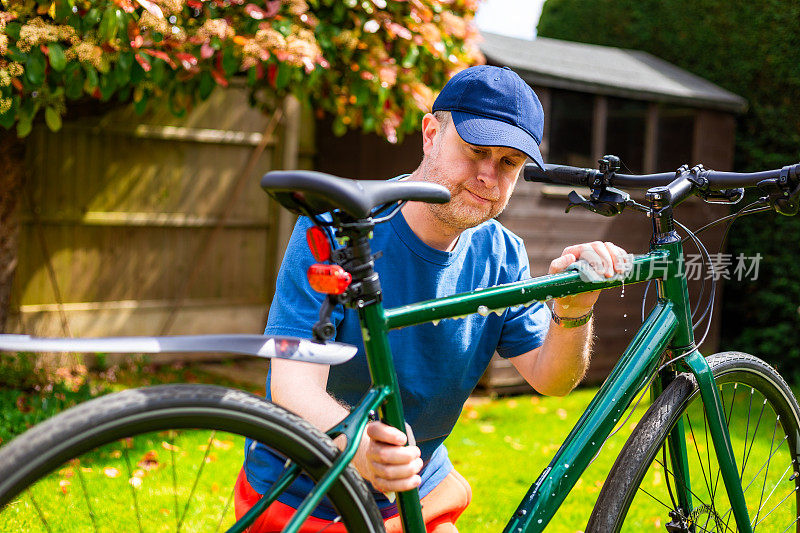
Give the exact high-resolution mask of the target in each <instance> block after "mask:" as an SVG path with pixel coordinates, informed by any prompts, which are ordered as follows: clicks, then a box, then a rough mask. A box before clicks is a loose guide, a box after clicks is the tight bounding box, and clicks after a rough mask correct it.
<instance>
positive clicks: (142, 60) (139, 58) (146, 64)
mask: <svg viewBox="0 0 800 533" xmlns="http://www.w3.org/2000/svg"><path fill="white" fill-rule="evenodd" d="M135 57H136V61H137V62H138V63H139V65H141V67H142V68H143V69H144V71H145V72H150V69H152V68H153V67H152V66H151V65H150V62H149V61H148V60H147V58H145V57H144V56H143V55H142V54H136V56H135Z"/></svg>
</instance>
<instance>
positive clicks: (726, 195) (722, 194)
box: [700, 187, 744, 205]
mask: <svg viewBox="0 0 800 533" xmlns="http://www.w3.org/2000/svg"><path fill="white" fill-rule="evenodd" d="M700 196H701V197H702V198H703V201H704V202H706V203H708V204H728V205H735V204H738V203H739V202H741V201H742V198H744V188H742V187H740V188H738V189H723V190H720V191H705V192H701V193H700Z"/></svg>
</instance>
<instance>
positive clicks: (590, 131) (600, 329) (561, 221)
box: [315, 33, 746, 391]
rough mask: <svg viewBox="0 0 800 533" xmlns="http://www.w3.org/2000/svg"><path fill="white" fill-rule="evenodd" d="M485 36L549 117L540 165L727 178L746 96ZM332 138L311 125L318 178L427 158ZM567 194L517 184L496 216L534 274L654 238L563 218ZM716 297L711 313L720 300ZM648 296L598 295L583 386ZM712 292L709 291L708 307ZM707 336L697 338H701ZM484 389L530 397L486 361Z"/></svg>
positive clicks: (621, 224)
mask: <svg viewBox="0 0 800 533" xmlns="http://www.w3.org/2000/svg"><path fill="white" fill-rule="evenodd" d="M483 37H484V42H483V43H482V45H481V49H482V51H483V53H484V54H485V55H486V58H487V61H488V62H489V63H490V64H495V65H501V66H509V67H511V68H512V69H513V70H515V71H516V72H517V73H518V74H519V75H520V76H521V77H522V78H523V79H524V80H525V81H527V82H528V83H529V84H530V85H531V86H532V87H534V89H535V90H536V92H537V94H538V95H539V98H540V99H541V101H542V104H543V107H544V110H545V117H546V122H545V135H544V139H543V141H542V146H541V148H542V154H543V156H544V159H545V161H546V162H553V163H565V164H569V165H575V166H586V167H596V165H597V159H599V158H600V157H602V155H604V154H609V153H611V154H615V155H618V156H620V157H621V159H622V161H623V163H624V165H625V167H624V169H625V170H629V171H630V172H631V173H642V172H655V171H668V170H674V169H676V168H677V167H678V166H680V165H681V164H684V163H690V164H695V163H700V162H702V163H703V164H705V165H706V166H707V167H708V168H714V169H717V170H730V169H731V167H732V165H733V149H734V129H735V120H734V117H735V114H737V113H741V112H742V111H744V110H745V109H746V102H745V100H744V99H742V98H741V97H739V96H737V95H734V94H732V93H730V92H728V91H725V90H724V89H722V88H720V87H718V86H716V85H714V84H712V83H710V82H708V81H707V80H704V79H702V78H700V77H698V76H695V75H693V74H691V73H689V72H686V71H685V70H682V69H680V68H678V67H676V66H674V65H672V64H670V63H667V62H665V61H663V60H660V59H658V58H656V57H654V56H652V55H650V54H647V53H644V52H639V51H635V50H623V49H619V48H612V47H604V46H595V45H587V44H581V43H574V42H567V41H559V40H555V39H546V38H537V39H535V40H533V41H528V40H522V39H516V38H511V37H504V36H499V35H493V34H487V33H484V34H483ZM329 132H330V126H329V125H328V124H326V123H322V124H319V123H318V124H317V133H316V147H317V158H316V164H315V166H316V168H317V169H319V170H322V171H325V172H330V173H333V174H336V175H340V176H347V177H353V178H362V179H386V178H387V177H390V176H394V175H397V174H400V173H403V172H410V171H411V170H413V169H414V168H416V166H417V165H418V164H419V161H420V160H421V158H422V149H421V146H422V141H421V136H420V135H419V134H416V135H411V136H409V137H408V138H407V139H406V140H405V141H404V142H403V143H402V144H400V145H396V146H392V145H389V144H387V143H386V142H385V141H383V140H382V139H380V138H379V137H378V136H376V135H361V134H357V133H348V134H347V135H345V136H343V137H333V136H332V135H330V133H329ZM571 190H572V189H571V188H569V187H559V186H543V185H540V184H533V183H526V182H520V183H519V184H518V185H517V189H516V191H515V192H514V195H513V196H512V199H511V202H510V203H509V207H508V208H507V209H506V211H505V212H504V213H503V214H502V215H501V216H500V217H499V219H500V220H501V221H502V222H503V224H505V225H506V226H507V227H509V228H510V229H511V230H512V231H514V232H515V233H517V234H518V235H520V236H521V237H522V238H523V239H524V240H525V242H526V245H527V249H528V253H529V255H530V260H531V267H532V274H533V275H534V276H535V275H542V274H545V273H547V267H548V265H549V263H550V261H551V260H552V259H553V258H555V257H557V256H559V255H560V254H561V251H562V250H563V248H564V247H565V246H566V245H569V244H575V243H578V242H587V241H593V240H603V241H612V242H615V243H617V244H618V245H620V246H622V247H624V248H626V249H627V250H628V251H630V252H636V253H642V252H645V251H647V248H648V241H649V237H650V232H651V226H650V223H649V221H648V220H647V219H645V218H644V217H643V216H641V215H640V214H637V213H627V212H626V213H623V214H622V215H620V216H618V217H616V218H609V219H607V218H603V217H601V216H599V215H595V214H593V213H590V212H588V211H582V210H579V209H575V210H573V211H571V212H570V213H569V214H566V215H565V214H564V208H565V206H566V204H567V200H566V196H567V194H568V193H569V191H571ZM587 192H588V191H587ZM677 213H678V220H680V221H681V222H683V223H684V224H686V225H687V226H688V227H689V228H697V227H699V226H702V225H703V224H705V223H707V222H709V221H711V220H714V219H716V218H718V217H720V216H723V215H725V214H727V213H728V207H727V206H710V205H709V204H705V203H702V202H699V201H693V200H692V201H689V202H687V203H686V204H684V205H682V206H681V207H680V208H679V209H678V212H677ZM720 240H721V231H720V230H719V229H716V230H713V231H708V232H706V233H705V234H704V237H703V241H704V242H705V244H706V246H707V247H708V250H709V251H710V252H712V253H713V252H716V251H717V248H718V247H719V244H720ZM692 253H696V251H695V250H694V249H691V248H689V247H687V254H692ZM701 283H702V280H701V279H700V280H697V281H694V282H692V283H691V284H690V293H691V295H692V297H693V298H694V299H695V300H696V299H697V296H698V295H699V291H700V285H701ZM709 283H710V281H709ZM719 289H720V288H719V287H718V288H717V294H716V299H715V306H714V309H715V311H716V310H717V309H718V308H719V304H720V300H721V293H720V290H719ZM643 292H644V286H641V285H639V286H631V287H626V288H625V291H624V293H623V292H622V291H621V290H609V291H606V292H605V293H604V294H603V295H602V296H601V298H600V301H599V303H598V308H597V318H596V328H595V332H596V341H595V349H594V353H595V356H594V360H593V362H592V366H591V368H590V371H589V375H588V378H587V380H588V381H589V382H598V381H600V380H602V379H603V378H604V377H605V375H606V374H607V373H608V371H609V370H610V368H611V367H612V366H613V364H614V363H615V362H616V360H617V358H618V356H619V354H621V353H622V351H623V350H624V349H625V346H626V345H627V343H628V342H629V340H630V338H631V337H632V335H633V333H634V332H635V331H636V329H637V328H638V326H639V324H640V323H641V302H642V296H643ZM708 292H709V287H708V286H707V287H706V289H705V292H704V298H706V297H707V296H708ZM653 293H654V290H651V291H650V299H651V301H652V297H653ZM623 295H624V297H623ZM701 312H702V308H701V310H700V313H701ZM700 313H698V315H697V316H698V317H699V314H700ZM716 315H717V313H716V312H715V313H714V316H715V317H716ZM703 331H704V329H700V330H698V333H697V336H698V340H699V338H700V337H702V336H703V335H702V334H703ZM718 338H719V322H718V321H716V320H715V321H714V322H713V323H712V327H711V329H710V331H709V334H708V337H707V338H706V341H705V343H704V345H703V350H704V351H709V350H713V349H714V348H715V347H716V345H717V343H718V342H717V341H718ZM483 383H484V384H485V385H486V386H487V387H489V388H491V389H493V390H499V391H517V390H525V389H526V388H527V386H526V385H524V384H523V382H522V380H521V378H520V377H519V376H518V374H517V373H516V371H515V370H514V369H513V367H511V365H510V364H509V363H507V362H506V361H502V360H500V359H496V360H495V361H494V362H493V364H492V367H491V368H490V369H489V371H488V372H487V374H486V376H485V379H484V381H483Z"/></svg>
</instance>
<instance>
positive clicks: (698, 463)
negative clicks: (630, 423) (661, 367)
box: [586, 352, 800, 533]
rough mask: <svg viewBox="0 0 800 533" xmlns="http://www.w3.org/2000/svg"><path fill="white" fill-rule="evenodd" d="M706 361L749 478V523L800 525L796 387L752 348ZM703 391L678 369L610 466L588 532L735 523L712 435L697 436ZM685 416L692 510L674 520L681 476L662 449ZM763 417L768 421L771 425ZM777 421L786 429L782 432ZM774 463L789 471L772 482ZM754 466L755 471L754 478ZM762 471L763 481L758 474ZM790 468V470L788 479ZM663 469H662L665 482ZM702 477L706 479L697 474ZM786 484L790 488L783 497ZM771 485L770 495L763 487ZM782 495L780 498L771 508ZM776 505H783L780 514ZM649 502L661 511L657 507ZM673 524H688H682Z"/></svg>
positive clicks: (769, 527)
mask: <svg viewBox="0 0 800 533" xmlns="http://www.w3.org/2000/svg"><path fill="white" fill-rule="evenodd" d="M708 363H709V365H710V366H711V369H712V371H713V374H714V378H715V380H716V382H717V384H718V390H720V392H721V395H722V398H723V406H724V409H725V417H726V422H727V423H728V425H729V428H732V429H730V433H731V439H732V444H733V448H734V457H735V458H736V461H737V468H738V469H739V471H740V479H742V480H743V486H744V485H746V486H745V487H743V488H744V490H745V499H746V500H747V507H748V512H749V515H750V519H751V523H753V524H756V526H757V528H756V530H759V529H760V530H762V531H770V532H772V531H775V532H777V533H781V532H782V531H783V532H785V531H789V530H794V531H800V515H798V508H799V507H800V491H799V490H798V488H799V487H800V476H799V475H798V465H797V458H798V452H797V445H798V441H800V433H799V432H800V408H798V404H797V401H796V399H795V397H794V395H793V394H792V391H791V389H790V388H789V387H788V385H787V384H786V382H785V381H784V380H783V379H782V378H781V376H780V375H779V374H778V373H777V372H776V371H775V370H774V369H773V368H771V367H770V366H769V365H767V364H766V363H765V362H763V361H761V360H760V359H758V358H756V357H753V356H752V355H748V354H745V353H740V352H723V353H719V354H715V355H712V356H710V357H709V358H708ZM740 388H741V389H742V392H744V394H740V395H739V398H738V403H737V391H738V389H740ZM747 388H749V393H748V390H747ZM699 398H700V397H699V389H698V387H697V382H696V380H695V378H694V376H693V375H692V374H689V373H685V374H681V375H679V376H678V377H677V378H676V379H675V380H674V381H673V382H672V383H671V384H670V385H669V386H668V387H667V388H666V389H665V390H664V391H663V392H662V394H660V395H659V396H658V398H656V400H655V401H654V402H653V404H652V405H651V406H650V408H649V409H648V410H647V412H646V413H645V414H644V416H643V417H642V419H641V420H640V422H639V424H638V425H637V426H636V429H635V430H634V431H633V433H632V434H631V436H630V438H629V439H628V440H627V442H626V443H625V446H624V447H623V449H622V451H621V452H620V454H619V456H618V457H617V460H616V462H615V463H614V466H613V467H612V469H611V471H610V472H609V474H608V477H607V479H606V482H605V483H604V485H603V488H602V490H601V492H600V495H599V497H598V499H597V501H596V503H595V507H594V509H593V511H592V515H591V517H590V519H589V522H588V524H587V527H586V532H587V533H610V532H618V531H627V530H630V531H640V530H642V529H645V528H647V529H651V530H652V529H653V526H657V527H661V528H664V527H665V526H666V524H667V523H668V522H673V525H676V524H678V522H679V521H681V520H684V521H685V523H684V524H682V525H680V527H684V525H685V526H690V525H694V529H691V528H688V529H685V530H686V531H690V530H692V531H694V530H696V531H735V530H736V524H735V521H734V519H733V518H732V517H731V514H730V512H729V509H730V504H729V502H728V501H727V494H726V492H725V488H724V485H723V483H721V481H720V479H719V473H718V472H719V470H718V466H717V471H714V470H713V468H711V467H712V466H714V463H715V454H714V450H713V444H712V442H711V440H710V436H709V435H708V434H707V433H706V434H705V437H706V438H705V441H704V443H703V441H701V440H700V439H699V438H698V436H702V434H700V432H699V431H698V429H699V426H698V421H701V422H702V423H703V425H705V420H704V416H703V415H702V414H700V411H702V402H701V401H699ZM762 399H763V400H762ZM759 403H760V404H759ZM743 407H746V408H747V413H748V415H747V417H746V422H744V424H742V419H743V416H744V415H743V414H742V413H743V412H744V409H740V408H743ZM734 411H736V412H734ZM740 411H742V412H741V413H740ZM756 411H758V413H759V414H758V416H757V417H756V415H755V414H754V413H755V412H756ZM765 414H766V419H765V418H764V415H765ZM751 415H752V416H751ZM681 417H683V419H684V420H688V421H689V422H688V423H685V424H684V425H685V426H687V427H686V428H685V433H686V435H687V439H686V444H687V448H688V449H687V454H688V455H689V460H690V463H689V472H690V475H691V479H690V480H689V483H688V485H689V487H690V494H691V495H692V499H693V500H694V501H693V507H694V510H693V512H692V513H683V514H682V515H680V516H677V519H676V517H675V516H672V517H671V516H670V515H669V511H670V510H672V511H674V510H675V509H674V508H675V505H674V504H673V502H674V501H675V499H673V498H672V496H671V495H670V492H669V491H670V489H669V487H670V485H669V484H670V483H672V486H673V487H674V486H675V484H676V481H675V478H674V475H673V474H672V472H670V471H669V462H668V460H666V459H664V457H665V455H664V454H665V453H666V452H664V451H662V449H663V447H664V443H665V439H666V438H667V435H668V434H669V432H670V431H671V430H672V428H673V427H674V426H675V424H676V422H677V421H678V419H680V418H681ZM771 417H774V418H775V421H774V424H772V423H771V422H770V419H771ZM700 419H702V420H700ZM764 420H766V421H767V422H768V423H766V424H765V423H764V422H763V421H764ZM691 424H694V425H691ZM742 426H744V438H743V439H742V436H741V429H742ZM770 426H771V427H770ZM760 427H761V431H760V430H759V428H760ZM779 428H780V429H782V430H783V431H782V432H781V431H779ZM706 431H707V430H706ZM751 432H752V434H751ZM773 435H774V437H772V436H773ZM769 439H772V440H771V441H768V440H769ZM765 441H768V442H766V444H767V445H769V453H768V455H767V456H766V463H764V464H763V465H761V467H760V468H758V469H757V470H756V466H757V465H758V464H759V462H760V461H755V464H756V466H753V465H752V464H751V465H750V466H748V462H749V461H750V459H751V458H754V457H758V456H759V453H760V452H759V451H760V450H762V449H764V448H763V446H764V443H765ZM754 448H756V450H755V452H754V450H753V449H754ZM659 452H661V454H662V459H661V460H659V458H658V455H659ZM754 453H755V455H754ZM762 459H763V457H762ZM665 460H666V461H667V462H666V465H667V468H666V469H665V468H664V464H665ZM773 463H775V464H773ZM706 467H707V468H706ZM784 468H785V469H784ZM770 470H772V472H773V474H774V473H775V472H776V471H777V472H780V473H782V474H783V475H782V476H781V477H780V479H778V481H774V479H775V478H774V475H773V477H770V475H771V474H770ZM754 471H755V474H754V476H755V477H751V476H752V475H753V472H754ZM762 472H763V482H762V481H761V480H760V479H759V476H760V475H761V473H762ZM788 472H791V475H790V476H789V477H788V478H786V477H785V476H786V473H788ZM659 476H662V478H661V482H660V483H659V479H660V478H659ZM698 477H702V478H703V480H702V481H697V479H698ZM756 481H758V482H756ZM768 482H769V483H768ZM658 485H663V487H660V486H659V487H657V486H658ZM768 485H769V487H768ZM645 486H646V488H645ZM754 486H755V489H753V487H754ZM654 487H656V488H654ZM778 488H780V489H781V490H780V493H779V494H778V495H777V496H776V500H772V502H771V503H770V500H771V499H772V496H773V494H775V493H776V492H779V491H778ZM759 489H760V490H759ZM787 490H788V494H787V495H785V496H784V494H786V491H787ZM767 492H768V496H767V494H765V493H767ZM792 494H794V497H792ZM765 497H766V499H765ZM776 501H777V503H778V505H775V506H774V507H773V504H774V503H775V502H776ZM648 506H649V507H648ZM665 507H666V509H665ZM670 507H672V509H670ZM778 507H780V512H778V513H777V514H776V513H775V511H776V510H777V509H778ZM651 509H659V511H658V512H657V514H654V512H653V511H651ZM643 510H645V511H644V512H643ZM684 514H685V515H688V516H683V515H684ZM765 521H766V524H765V523H764V522H765ZM793 526H794V527H793ZM675 530H676V531H684V529H680V528H678V529H675Z"/></svg>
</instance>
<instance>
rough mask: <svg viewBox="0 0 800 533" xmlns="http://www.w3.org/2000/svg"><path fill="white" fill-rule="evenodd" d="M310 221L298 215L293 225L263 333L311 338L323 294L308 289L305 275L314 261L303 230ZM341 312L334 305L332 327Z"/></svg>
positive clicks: (341, 309)
mask: <svg viewBox="0 0 800 533" xmlns="http://www.w3.org/2000/svg"><path fill="white" fill-rule="evenodd" d="M311 225H312V223H311V220H309V219H308V218H307V217H300V218H299V219H298V220H297V224H295V227H294V231H292V236H291V238H290V239H289V245H288V246H287V247H286V254H285V255H284V256H283V262H282V263H281V268H280V270H279V271H278V279H277V282H276V284H275V285H276V286H275V295H274V296H273V298H272V305H270V308H269V317H268V318H267V327H266V329H265V330H264V333H265V334H266V335H289V336H294V337H304V338H309V337H311V328H312V327H313V326H314V324H316V322H317V320H318V319H319V308H320V306H321V305H322V300H323V299H324V298H325V295H324V294H321V293H318V292H316V291H315V290H314V289H312V288H311V285H309V283H308V278H307V277H306V272H307V271H308V267H310V266H311V265H312V264H313V263H315V260H314V256H313V255H311V251H310V250H309V249H308V244H307V243H306V230H307V229H308V228H309V227H311ZM343 315H344V311H343V308H342V306H341V305H339V306H336V308H335V309H334V311H333V315H332V317H331V321H332V322H333V324H334V326H337V325H338V324H339V322H340V321H341V320H342V317H343Z"/></svg>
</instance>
